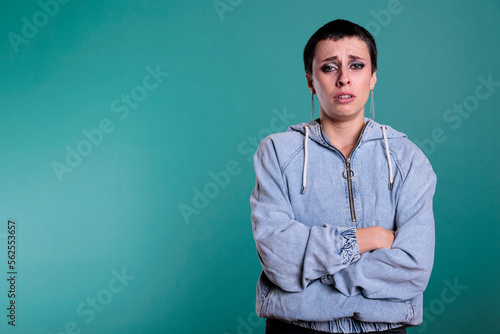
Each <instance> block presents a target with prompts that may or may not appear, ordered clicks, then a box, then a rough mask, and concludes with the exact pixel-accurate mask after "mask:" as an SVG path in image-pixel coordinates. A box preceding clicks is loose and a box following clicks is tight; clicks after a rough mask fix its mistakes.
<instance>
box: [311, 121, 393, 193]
mask: <svg viewBox="0 0 500 334" xmlns="http://www.w3.org/2000/svg"><path fill="white" fill-rule="evenodd" d="M381 128H382V134H383V136H384V143H385V154H386V157H387V163H388V164H389V190H392V187H393V184H394V178H393V175H392V162H391V156H390V154H389V142H388V140H387V134H386V133H385V129H387V126H385V125H383V126H381ZM304 129H305V130H306V134H305V136H304V169H303V171H302V191H301V193H302V194H304V193H305V192H306V184H307V160H308V150H307V142H308V140H309V125H306V126H304Z"/></svg>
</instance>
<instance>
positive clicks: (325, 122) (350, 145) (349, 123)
mask: <svg viewBox="0 0 500 334" xmlns="http://www.w3.org/2000/svg"><path fill="white" fill-rule="evenodd" d="M320 121H321V126H322V128H323V131H324V132H325V135H326V136H327V137H328V140H329V141H330V143H332V145H333V146H335V147H336V148H337V149H338V150H339V151H340V152H341V153H342V154H343V155H344V156H345V157H348V156H350V154H351V152H352V151H353V150H354V147H355V146H356V143H357V142H358V139H359V136H360V135H361V130H362V129H363V126H364V125H365V121H364V114H360V117H356V118H353V119H348V120H341V121H339V120H332V119H330V118H328V117H326V116H324V114H322V115H321V116H320Z"/></svg>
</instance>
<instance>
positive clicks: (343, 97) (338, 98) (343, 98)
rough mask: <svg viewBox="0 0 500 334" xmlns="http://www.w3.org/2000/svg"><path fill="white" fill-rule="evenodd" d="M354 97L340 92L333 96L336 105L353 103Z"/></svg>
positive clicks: (348, 93) (349, 93)
mask: <svg viewBox="0 0 500 334" xmlns="http://www.w3.org/2000/svg"><path fill="white" fill-rule="evenodd" d="M355 97H356V96H354V95H353V94H352V93H351V92H340V93H338V94H337V95H335V97H334V99H335V102H337V103H349V102H352V101H354V98H355Z"/></svg>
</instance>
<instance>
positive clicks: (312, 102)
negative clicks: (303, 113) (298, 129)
mask: <svg viewBox="0 0 500 334" xmlns="http://www.w3.org/2000/svg"><path fill="white" fill-rule="evenodd" d="M311 121H314V93H312V94H311Z"/></svg>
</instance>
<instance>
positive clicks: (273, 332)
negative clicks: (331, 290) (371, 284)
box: [266, 319, 406, 334]
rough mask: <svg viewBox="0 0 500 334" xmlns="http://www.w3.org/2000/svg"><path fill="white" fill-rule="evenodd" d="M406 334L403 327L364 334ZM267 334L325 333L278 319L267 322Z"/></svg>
mask: <svg viewBox="0 0 500 334" xmlns="http://www.w3.org/2000/svg"><path fill="white" fill-rule="evenodd" d="M381 333H386V334H406V329H404V328H403V327H399V328H394V329H388V330H386V331H382V332H366V333H364V334H381ZM266 334H325V332H320V331H316V330H314V329H309V328H304V327H300V326H297V325H292V324H289V323H286V322H283V321H279V320H276V319H267V320H266Z"/></svg>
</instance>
